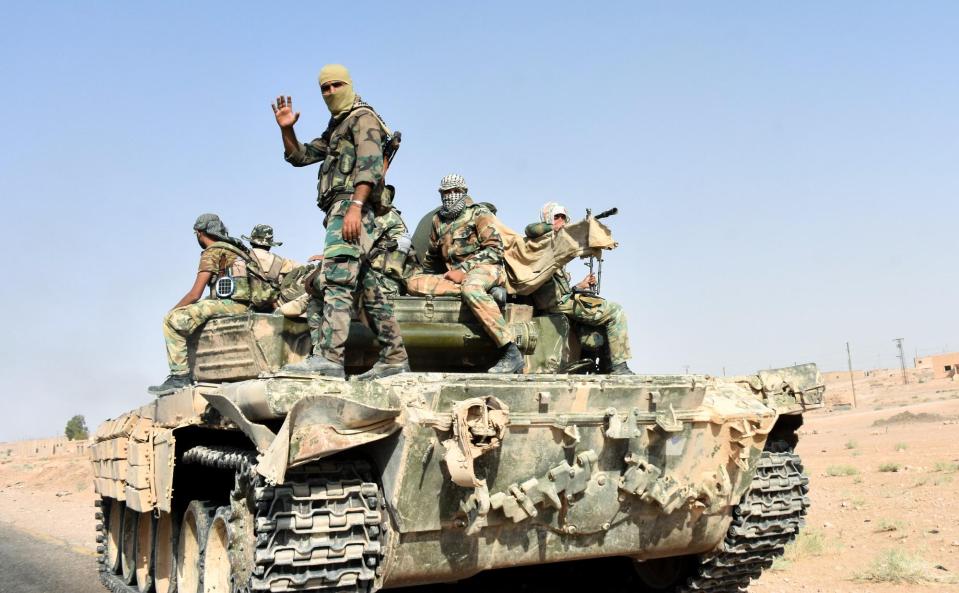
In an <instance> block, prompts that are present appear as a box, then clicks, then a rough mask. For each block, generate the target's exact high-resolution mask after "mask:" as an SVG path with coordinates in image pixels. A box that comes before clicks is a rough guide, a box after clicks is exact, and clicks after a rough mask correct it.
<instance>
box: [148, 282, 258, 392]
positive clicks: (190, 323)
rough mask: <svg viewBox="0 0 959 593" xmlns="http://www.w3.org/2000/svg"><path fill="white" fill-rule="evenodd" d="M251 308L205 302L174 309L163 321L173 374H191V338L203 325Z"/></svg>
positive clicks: (232, 302)
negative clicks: (189, 342) (188, 349)
mask: <svg viewBox="0 0 959 593" xmlns="http://www.w3.org/2000/svg"><path fill="white" fill-rule="evenodd" d="M248 308H249V307H248V306H247V305H245V304H243V303H238V302H236V301H230V300H225V299H224V300H218V299H203V300H202V301H197V302H195V303H193V304H192V305H186V306H183V307H180V308H178V309H173V310H172V311H170V312H169V313H167V314H166V317H164V318H163V340H164V341H165V342H166V358H167V363H168V364H169V365H170V374H171V375H183V374H186V373H188V372H190V366H189V363H188V362H187V339H188V338H189V337H190V335H191V334H192V333H193V332H195V331H196V330H197V329H199V327H200V326H201V325H203V324H204V323H206V322H207V321H209V320H211V319H216V318H217V317H229V316H230V315H241V314H243V313H246V311H247V309H248Z"/></svg>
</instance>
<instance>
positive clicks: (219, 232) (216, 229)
mask: <svg viewBox="0 0 959 593" xmlns="http://www.w3.org/2000/svg"><path fill="white" fill-rule="evenodd" d="M193 230H194V231H201V232H204V233H206V234H208V235H211V236H213V237H216V238H217V239H220V240H225V239H226V238H227V237H229V236H230V233H229V232H227V230H226V225H225V224H223V221H222V220H220V217H219V216H217V215H216V214H210V213H207V214H201V215H199V216H197V218H196V222H194V223H193Z"/></svg>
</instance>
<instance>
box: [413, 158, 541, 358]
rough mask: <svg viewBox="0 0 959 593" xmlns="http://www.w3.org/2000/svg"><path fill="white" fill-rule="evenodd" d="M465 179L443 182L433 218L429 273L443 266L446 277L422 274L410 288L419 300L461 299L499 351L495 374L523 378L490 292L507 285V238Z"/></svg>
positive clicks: (518, 355)
mask: <svg viewBox="0 0 959 593" xmlns="http://www.w3.org/2000/svg"><path fill="white" fill-rule="evenodd" d="M468 191H469V190H468V188H467V187H466V181H465V180H464V179H463V177H462V176H460V175H456V174H451V175H447V176H446V177H444V178H443V179H442V181H440V187H439V192H440V199H441V200H442V203H443V206H442V207H441V208H440V209H439V211H437V213H436V214H435V215H433V221H432V228H431V230H430V247H429V250H428V251H427V253H426V254H425V258H424V261H423V267H424V268H426V269H427V270H435V269H438V268H439V267H440V266H442V267H445V268H446V269H447V271H446V273H444V274H440V275H437V274H418V275H415V276H413V277H412V278H410V280H409V281H408V282H407V288H408V290H409V292H410V294H417V295H437V296H441V295H462V297H463V301H465V302H466V304H467V306H468V307H469V308H470V310H471V311H473V315H475V316H476V319H477V320H479V322H480V323H481V324H482V325H483V328H484V329H485V330H486V333H487V334H489V336H490V338H492V339H493V341H494V342H496V345H497V346H499V348H500V352H501V355H500V359H499V361H498V362H497V363H496V364H495V365H494V366H493V367H492V368H491V369H490V370H489V372H490V373H519V372H522V370H523V366H524V360H523V354H522V353H521V352H520V351H519V348H518V347H517V346H516V343H515V342H514V341H513V336H512V334H511V333H510V330H509V326H508V325H507V324H506V320H505V319H504V318H503V314H502V312H500V310H499V307H498V306H497V304H496V302H495V301H494V300H493V297H491V296H490V290H491V289H494V288H496V287H500V288H502V287H503V286H504V285H505V283H506V270H505V269H504V261H503V238H502V237H501V236H500V234H499V231H497V230H496V227H495V225H494V224H493V222H494V220H495V219H494V216H493V213H492V212H490V210H489V208H487V207H486V206H484V205H482V204H476V203H474V202H473V200H472V198H470V196H469V194H468Z"/></svg>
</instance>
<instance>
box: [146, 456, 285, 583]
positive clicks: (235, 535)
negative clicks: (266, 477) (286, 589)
mask: <svg viewBox="0 0 959 593" xmlns="http://www.w3.org/2000/svg"><path fill="white" fill-rule="evenodd" d="M183 461H184V462H185V463H193V464H199V465H203V466H206V467H210V468H215V469H217V470H232V471H233V472H234V485H233V490H232V491H231V492H230V498H229V501H230V504H229V505H224V506H221V507H219V508H218V509H216V513H215V515H214V517H213V519H212V523H211V525H210V529H209V531H208V533H207V536H206V540H204V544H205V546H206V547H205V550H204V552H203V564H202V566H203V575H202V584H203V591H204V592H217V593H219V592H225V593H249V591H251V589H250V579H251V577H252V576H253V566H254V564H253V563H254V556H253V554H254V551H255V550H256V535H255V534H254V531H253V524H254V514H255V513H256V502H255V496H254V492H255V491H256V490H257V487H258V486H260V479H259V478H258V477H257V475H256V473H255V472H254V471H253V466H254V465H256V452H254V451H248V450H244V449H237V448H234V447H207V446H202V445H201V446H197V447H193V448H191V449H188V450H187V451H185V452H184V454H183ZM264 537H266V536H264ZM158 593H159V592H158Z"/></svg>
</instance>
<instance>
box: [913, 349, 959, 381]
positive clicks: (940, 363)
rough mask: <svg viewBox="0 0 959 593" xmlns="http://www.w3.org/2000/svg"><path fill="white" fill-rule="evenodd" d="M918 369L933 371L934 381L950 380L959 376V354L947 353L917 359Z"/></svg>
mask: <svg viewBox="0 0 959 593" xmlns="http://www.w3.org/2000/svg"><path fill="white" fill-rule="evenodd" d="M916 368H917V369H932V376H933V378H934V379H948V378H950V377H955V376H956V375H957V374H959V352H946V353H944V354H933V355H931V356H923V357H921V358H919V357H916Z"/></svg>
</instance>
